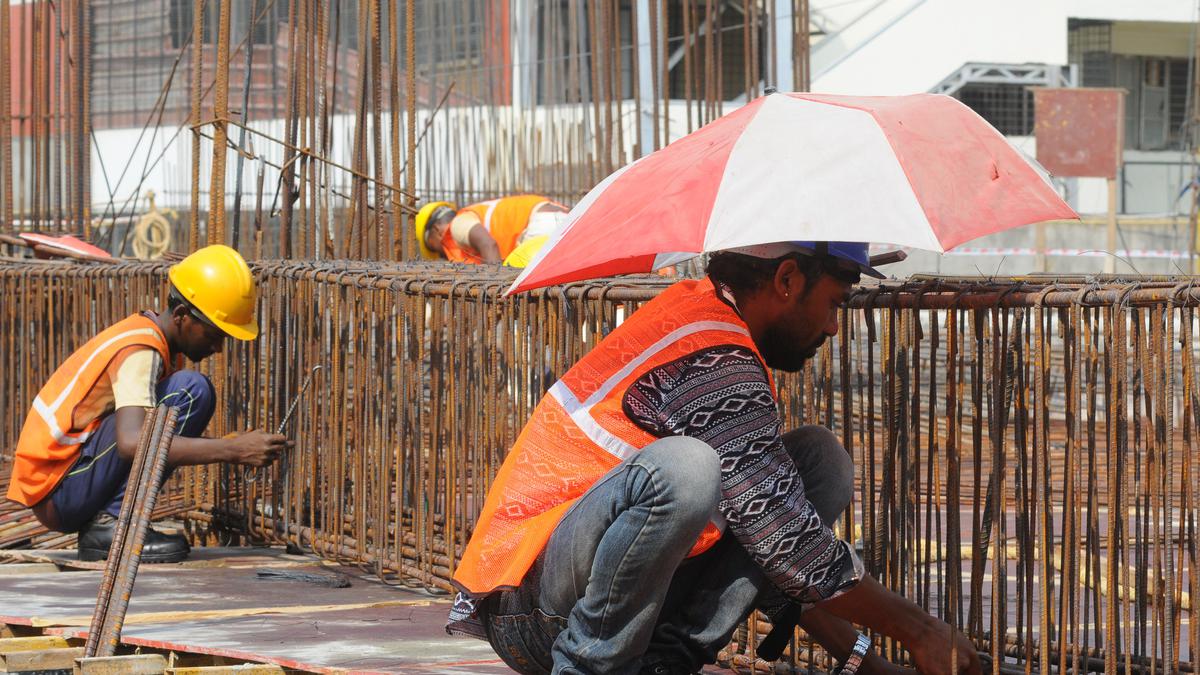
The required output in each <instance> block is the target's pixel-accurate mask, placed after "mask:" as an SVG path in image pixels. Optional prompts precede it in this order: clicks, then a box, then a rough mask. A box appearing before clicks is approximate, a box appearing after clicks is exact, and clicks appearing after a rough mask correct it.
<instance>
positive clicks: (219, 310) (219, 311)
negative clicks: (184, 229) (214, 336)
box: [167, 244, 258, 340]
mask: <svg viewBox="0 0 1200 675" xmlns="http://www.w3.org/2000/svg"><path fill="white" fill-rule="evenodd" d="M167 278H168V279H170V280H171V285H172V286H174V287H175V290H177V291H179V294H180V295H182V296H183V298H184V300H187V301H188V303H189V304H191V305H192V306H193V307H195V308H196V309H198V310H200V313H201V314H203V315H204V316H205V317H207V318H208V320H209V321H212V322H213V325H215V326H216V327H217V328H220V329H221V330H223V331H225V332H226V333H227V334H228V335H230V336H232V337H235V338H237V339H239V340H253V339H254V338H256V337H258V322H257V321H255V319H254V299H255V295H256V292H255V284H254V275H252V274H250V266H249V265H247V264H246V260H245V259H244V258H242V256H241V254H240V253H238V252H237V251H235V250H233V249H232V248H229V247H228V246H223V245H221V244H216V245H213V246H205V247H204V248H202V249H200V250H199V251H196V252H195V253H193V254H191V255H189V256H188V257H186V258H184V259H183V260H180V261H179V263H178V264H176V265H173V266H172V267H171V269H170V270H168V271H167Z"/></svg>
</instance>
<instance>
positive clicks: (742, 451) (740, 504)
mask: <svg viewBox="0 0 1200 675" xmlns="http://www.w3.org/2000/svg"><path fill="white" fill-rule="evenodd" d="M623 404H624V409H625V414H626V415H628V416H629V418H630V419H631V420H632V421H633V422H634V423H635V424H637V425H638V426H640V427H641V428H643V429H645V430H646V431H647V432H649V433H650V434H652V435H654V436H657V437H660V438H662V437H666V436H691V437H693V438H697V439H699V440H702V441H704V442H706V443H708V444H709V445H710V446H712V447H713V448H714V449H715V450H716V452H717V455H718V456H719V457H720V462H721V502H720V504H719V508H720V510H721V515H722V516H724V518H725V522H726V528H727V531H728V532H729V533H731V534H732V535H733V536H734V537H736V538H737V540H738V542H740V543H741V544H742V546H743V547H744V548H745V549H746V551H747V552H749V554H750V556H751V558H752V559H753V560H754V561H755V562H756V563H758V565H759V566H760V567H761V568H762V569H763V570H764V572H765V573H766V575H767V577H768V578H769V579H771V581H772V582H774V584H775V586H776V587H778V588H779V589H780V590H781V591H782V592H783V594H784V595H785V596H787V597H789V598H791V599H792V600H794V601H796V602H800V603H804V604H809V603H814V602H819V601H821V600H827V599H829V598H831V597H834V596H836V595H839V594H841V593H844V592H845V591H847V590H849V589H851V588H852V587H853V586H854V585H855V584H856V583H858V581H859V579H861V578H862V576H863V567H862V562H861V561H859V559H858V557H857V556H856V555H855V554H854V550H853V549H852V548H851V547H850V545H849V544H848V543H847V542H845V541H842V540H840V539H838V538H837V537H835V536H834V534H833V532H832V531H831V530H830V529H829V528H828V527H825V526H824V525H823V524H822V523H821V519H820V517H819V516H818V515H817V512H816V509H815V508H813V505H812V504H811V503H810V502H809V501H808V499H807V498H806V497H805V493H804V482H803V481H802V480H801V478H800V475H799V473H798V471H797V469H796V466H795V464H794V463H793V462H792V458H791V457H790V456H789V455H788V453H787V450H786V448H784V445H783V439H782V437H781V426H782V420H781V419H780V416H779V408H778V406H777V404H776V401H775V396H774V393H773V392H772V390H771V384H770V381H769V380H768V378H767V373H766V370H764V368H763V365H762V362H761V361H759V360H758V357H756V356H755V355H754V354H753V353H752V352H751V351H750V350H748V349H746V348H745V347H742V346H739V345H722V346H717V347H710V348H708V349H704V350H701V351H699V352H696V353H694V354H690V355H688V356H685V357H682V358H680V359H677V360H675V361H673V362H671V363H667V364H665V365H662V366H659V367H658V368H655V369H654V370H651V371H650V372H648V373H646V374H645V375H644V376H642V377H641V378H639V379H638V380H637V381H636V382H634V383H633V385H631V386H630V387H629V389H628V390H627V391H626V392H625V398H624V401H623ZM475 609H476V604H475V602H474V601H473V600H471V599H470V598H467V597H466V596H464V595H463V594H461V593H460V594H458V596H457V597H456V598H455V602H454V607H453V609H452V610H451V612H450V623H449V624H448V625H447V630H448V631H449V632H451V633H454V634H461V635H470V636H472V637H480V638H483V637H484V635H483V630H482V629H483V627H482V625H480V624H479V622H478V618H477V615H476V614H475Z"/></svg>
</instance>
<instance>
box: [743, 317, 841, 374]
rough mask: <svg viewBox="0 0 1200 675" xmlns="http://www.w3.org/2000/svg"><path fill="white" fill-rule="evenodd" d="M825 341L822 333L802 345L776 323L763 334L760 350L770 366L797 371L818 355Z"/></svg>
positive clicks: (791, 371)
mask: <svg viewBox="0 0 1200 675" xmlns="http://www.w3.org/2000/svg"><path fill="white" fill-rule="evenodd" d="M824 342H825V336H824V335H820V336H818V337H817V339H816V340H814V341H813V342H811V343H809V344H807V345H801V344H799V341H798V340H797V339H796V338H795V337H793V336H792V335H789V334H788V332H787V331H786V330H784V329H782V328H780V327H779V326H778V325H775V326H771V327H769V328H767V330H766V333H764V334H763V344H762V345H760V346H759V351H760V352H761V353H762V356H763V360H764V361H766V362H767V365H768V366H770V367H772V368H775V369H776V370H782V371H786V372H789V373H795V372H798V371H799V370H800V369H801V368H803V367H804V364H805V363H806V362H807V361H808V360H809V359H811V358H812V357H814V356H816V355H817V350H819V349H820V348H821V345H822V344H823V343H824Z"/></svg>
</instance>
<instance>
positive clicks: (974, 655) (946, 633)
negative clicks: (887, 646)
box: [904, 617, 982, 675]
mask: <svg viewBox="0 0 1200 675" xmlns="http://www.w3.org/2000/svg"><path fill="white" fill-rule="evenodd" d="M910 642H911V644H905V645H904V646H905V647H906V648H907V649H908V653H909V654H911V655H912V659H913V662H914V663H915V664H916V666H917V670H919V671H920V672H922V673H926V674H927V675H959V673H967V674H968V675H971V674H974V673H980V672H982V670H981V669H980V665H979V653H978V652H976V651H975V645H974V644H973V643H972V642H971V641H970V640H968V639H967V636H965V635H963V634H962V633H960V632H959V631H956V630H954V629H953V628H951V627H950V624H948V623H946V622H945V621H941V620H939V619H935V618H933V617H929V625H928V626H927V628H926V630H925V635H923V636H922V637H921V638H919V639H916V640H912V641H910ZM951 649H954V650H955V651H956V652H957V653H956V654H954V655H953V656H954V657H955V659H956V661H957V663H955V664H951V656H952V655H951Z"/></svg>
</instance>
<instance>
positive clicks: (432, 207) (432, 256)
mask: <svg viewBox="0 0 1200 675" xmlns="http://www.w3.org/2000/svg"><path fill="white" fill-rule="evenodd" d="M443 206H445V207H447V208H449V209H450V210H452V211H457V210H458V207H456V206H454V204H451V203H450V202H429V203H428V204H426V205H425V206H422V207H421V210H420V211H417V217H416V218H415V219H414V220H413V226H414V229H416V231H417V246H420V247H421V256H422V257H424V258H425V259H426V260H437V259H438V257H439V256H438V254H436V253H434V252H433V251H431V250H429V247H428V246H426V245H425V226H426V225H428V224H429V216H432V215H433V212H434V211H437V210H438V209H439V208H441V207H443Z"/></svg>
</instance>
